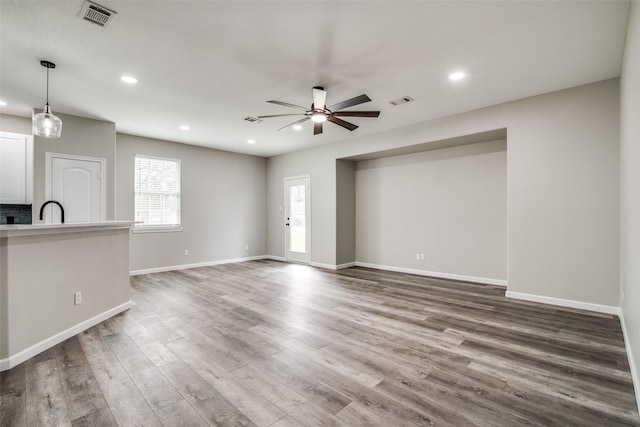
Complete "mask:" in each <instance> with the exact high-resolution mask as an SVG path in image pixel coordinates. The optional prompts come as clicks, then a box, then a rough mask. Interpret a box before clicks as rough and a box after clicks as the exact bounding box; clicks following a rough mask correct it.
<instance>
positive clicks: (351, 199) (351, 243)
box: [336, 160, 356, 265]
mask: <svg viewBox="0 0 640 427" xmlns="http://www.w3.org/2000/svg"><path fill="white" fill-rule="evenodd" d="M355 261H356V163H355V162H351V161H348V160H336V264H337V265H344V264H350V263H354V262H355Z"/></svg>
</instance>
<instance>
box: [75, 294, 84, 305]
mask: <svg viewBox="0 0 640 427" xmlns="http://www.w3.org/2000/svg"><path fill="white" fill-rule="evenodd" d="M81 302H82V292H80V291H78V292H76V293H75V295H74V300H73V304H74V305H78V304H80V303H81Z"/></svg>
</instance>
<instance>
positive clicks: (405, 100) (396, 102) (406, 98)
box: [389, 96, 413, 105]
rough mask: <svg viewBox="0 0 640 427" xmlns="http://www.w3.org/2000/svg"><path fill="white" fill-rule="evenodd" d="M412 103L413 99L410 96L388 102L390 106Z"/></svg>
mask: <svg viewBox="0 0 640 427" xmlns="http://www.w3.org/2000/svg"><path fill="white" fill-rule="evenodd" d="M411 101H413V98H412V97H410V96H403V97H402V98H398V99H394V100H393V101H389V104H391V105H400V104H406V103H407V102H411Z"/></svg>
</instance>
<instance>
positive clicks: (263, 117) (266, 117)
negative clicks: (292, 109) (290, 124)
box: [256, 113, 305, 119]
mask: <svg viewBox="0 0 640 427" xmlns="http://www.w3.org/2000/svg"><path fill="white" fill-rule="evenodd" d="M304 115H305V113H293V114H271V115H268V116H256V117H257V118H258V119H268V118H271V117H285V116H304Z"/></svg>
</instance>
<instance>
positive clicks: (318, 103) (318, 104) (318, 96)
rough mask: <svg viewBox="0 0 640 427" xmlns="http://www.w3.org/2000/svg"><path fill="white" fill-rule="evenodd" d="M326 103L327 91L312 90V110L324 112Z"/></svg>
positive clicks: (320, 89)
mask: <svg viewBox="0 0 640 427" xmlns="http://www.w3.org/2000/svg"><path fill="white" fill-rule="evenodd" d="M326 101H327V91H326V90H324V89H322V88H321V87H314V88H313V108H314V109H316V110H324V107H325V102H326Z"/></svg>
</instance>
